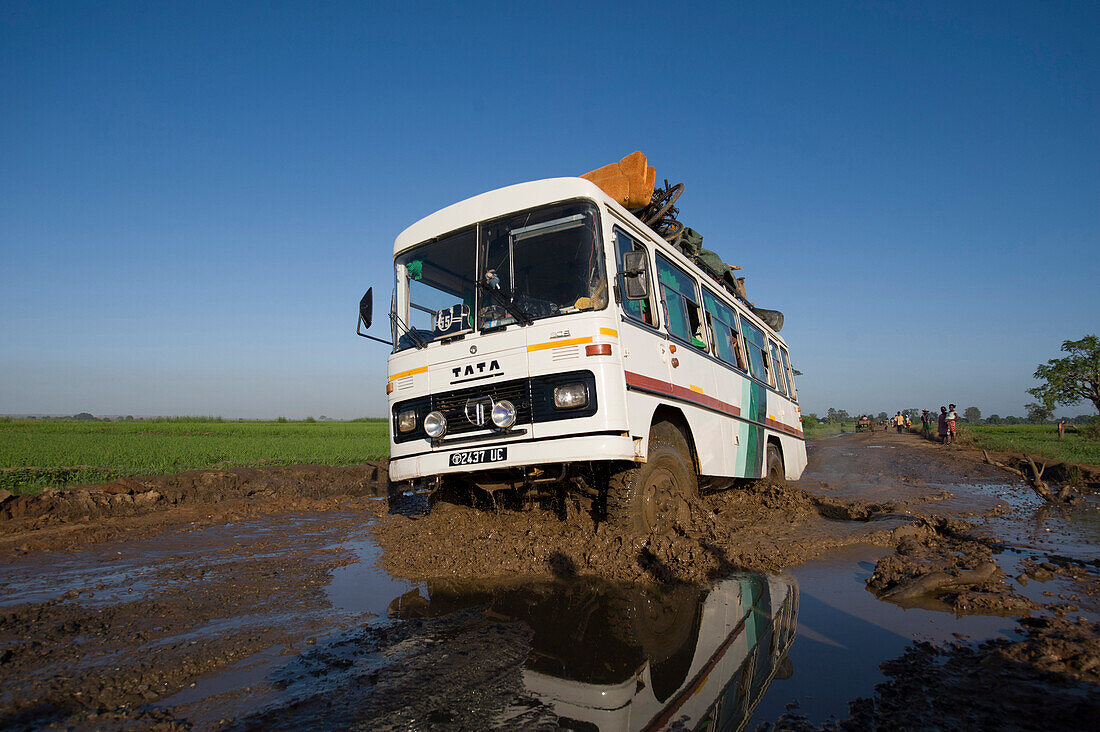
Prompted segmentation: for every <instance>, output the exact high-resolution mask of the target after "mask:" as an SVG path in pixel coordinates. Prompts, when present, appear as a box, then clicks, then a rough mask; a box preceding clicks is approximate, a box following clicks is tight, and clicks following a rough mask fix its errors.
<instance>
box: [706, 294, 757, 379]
mask: <svg viewBox="0 0 1100 732" xmlns="http://www.w3.org/2000/svg"><path fill="white" fill-rule="evenodd" d="M703 309H704V310H705V311H706V316H707V324H708V325H709V326H710V340H711V344H712V345H711V348H712V349H713V350H712V353H713V354H714V355H715V356H717V357H718V358H719V359H720V360H722V361H725V362H726V363H728V364H730V365H731V366H735V367H737V368H739V369H741V370H742V371H747V370H748V367H747V366H746V363H745V354H744V353H743V352H742V351H741V341H740V339H739V338H738V337H737V333H738V326H737V314H736V313H734V312H733V309H732V308H730V307H729V306H727V305H726V304H725V303H723V302H722V301H721V300H719V299H718V298H717V297H715V296H714V295H712V294H711V293H710V292H708V291H707V290H706V289H704V290H703Z"/></svg>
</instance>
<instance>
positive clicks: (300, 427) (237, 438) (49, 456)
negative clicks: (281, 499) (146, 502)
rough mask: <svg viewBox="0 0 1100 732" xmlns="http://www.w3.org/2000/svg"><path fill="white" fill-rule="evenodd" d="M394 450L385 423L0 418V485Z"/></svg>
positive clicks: (366, 456) (352, 458)
mask: <svg viewBox="0 0 1100 732" xmlns="http://www.w3.org/2000/svg"><path fill="white" fill-rule="evenodd" d="M388 455H389V440H388V437H387V434H386V420H384V419H378V420H367V421H355V422H223V421H217V420H209V421H201V420H184V419H179V420H158V421H134V422H72V421H10V422H0V489H7V490H9V491H12V492H13V493H37V492H38V491H40V490H41V489H42V488H45V487H47V486H66V485H79V484H81V483H98V482H103V481H106V480H112V479H114V478H118V477H121V476H124V475H160V474H165V473H178V472H181V471H184V470H192V469H197V468H211V467H231V466H256V465H294V464H298V463H318V464H328V465H350V464H354V463H361V462H363V461H365V460H377V459H379V458H383V457H386V456H388Z"/></svg>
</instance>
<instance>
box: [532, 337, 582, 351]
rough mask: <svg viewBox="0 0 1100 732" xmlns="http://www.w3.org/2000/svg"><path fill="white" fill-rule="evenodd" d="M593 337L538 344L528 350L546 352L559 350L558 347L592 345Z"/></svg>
mask: <svg viewBox="0 0 1100 732" xmlns="http://www.w3.org/2000/svg"><path fill="white" fill-rule="evenodd" d="M591 342H592V337H591V336H589V337H588V338H570V339H568V340H564V341H549V342H547V343H536V344H535V345H533V346H527V350H528V351H529V352H530V351H544V350H546V349H547V348H557V347H558V346H578V345H580V344H581V343H591Z"/></svg>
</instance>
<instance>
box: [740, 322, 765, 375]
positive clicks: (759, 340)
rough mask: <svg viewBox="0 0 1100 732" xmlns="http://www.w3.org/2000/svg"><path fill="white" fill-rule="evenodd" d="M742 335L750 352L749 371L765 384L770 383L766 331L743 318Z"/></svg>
mask: <svg viewBox="0 0 1100 732" xmlns="http://www.w3.org/2000/svg"><path fill="white" fill-rule="evenodd" d="M741 335H743V336H744V337H745V349H746V350H747V351H748V353H749V373H751V374H752V375H753V377H754V378H757V379H760V380H761V381H763V382H764V383H765V384H770V383H771V379H769V378H768V350H767V349H768V341H767V339H766V338H765V337H764V331H762V330H760V329H759V328H757V327H756V326H755V325H753V324H752V323H750V322H749V321H747V320H745V319H743V318H742V319H741Z"/></svg>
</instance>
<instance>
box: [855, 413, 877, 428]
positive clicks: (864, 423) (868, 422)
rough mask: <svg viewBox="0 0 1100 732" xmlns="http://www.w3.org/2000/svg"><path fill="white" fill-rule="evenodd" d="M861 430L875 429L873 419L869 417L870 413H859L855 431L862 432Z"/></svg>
mask: <svg viewBox="0 0 1100 732" xmlns="http://www.w3.org/2000/svg"><path fill="white" fill-rule="evenodd" d="M863 430H870V431H871V432H874V431H875V420H873V419H871V417H870V415H867V414H861V415H859V419H858V420H856V432H862V431H863Z"/></svg>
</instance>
